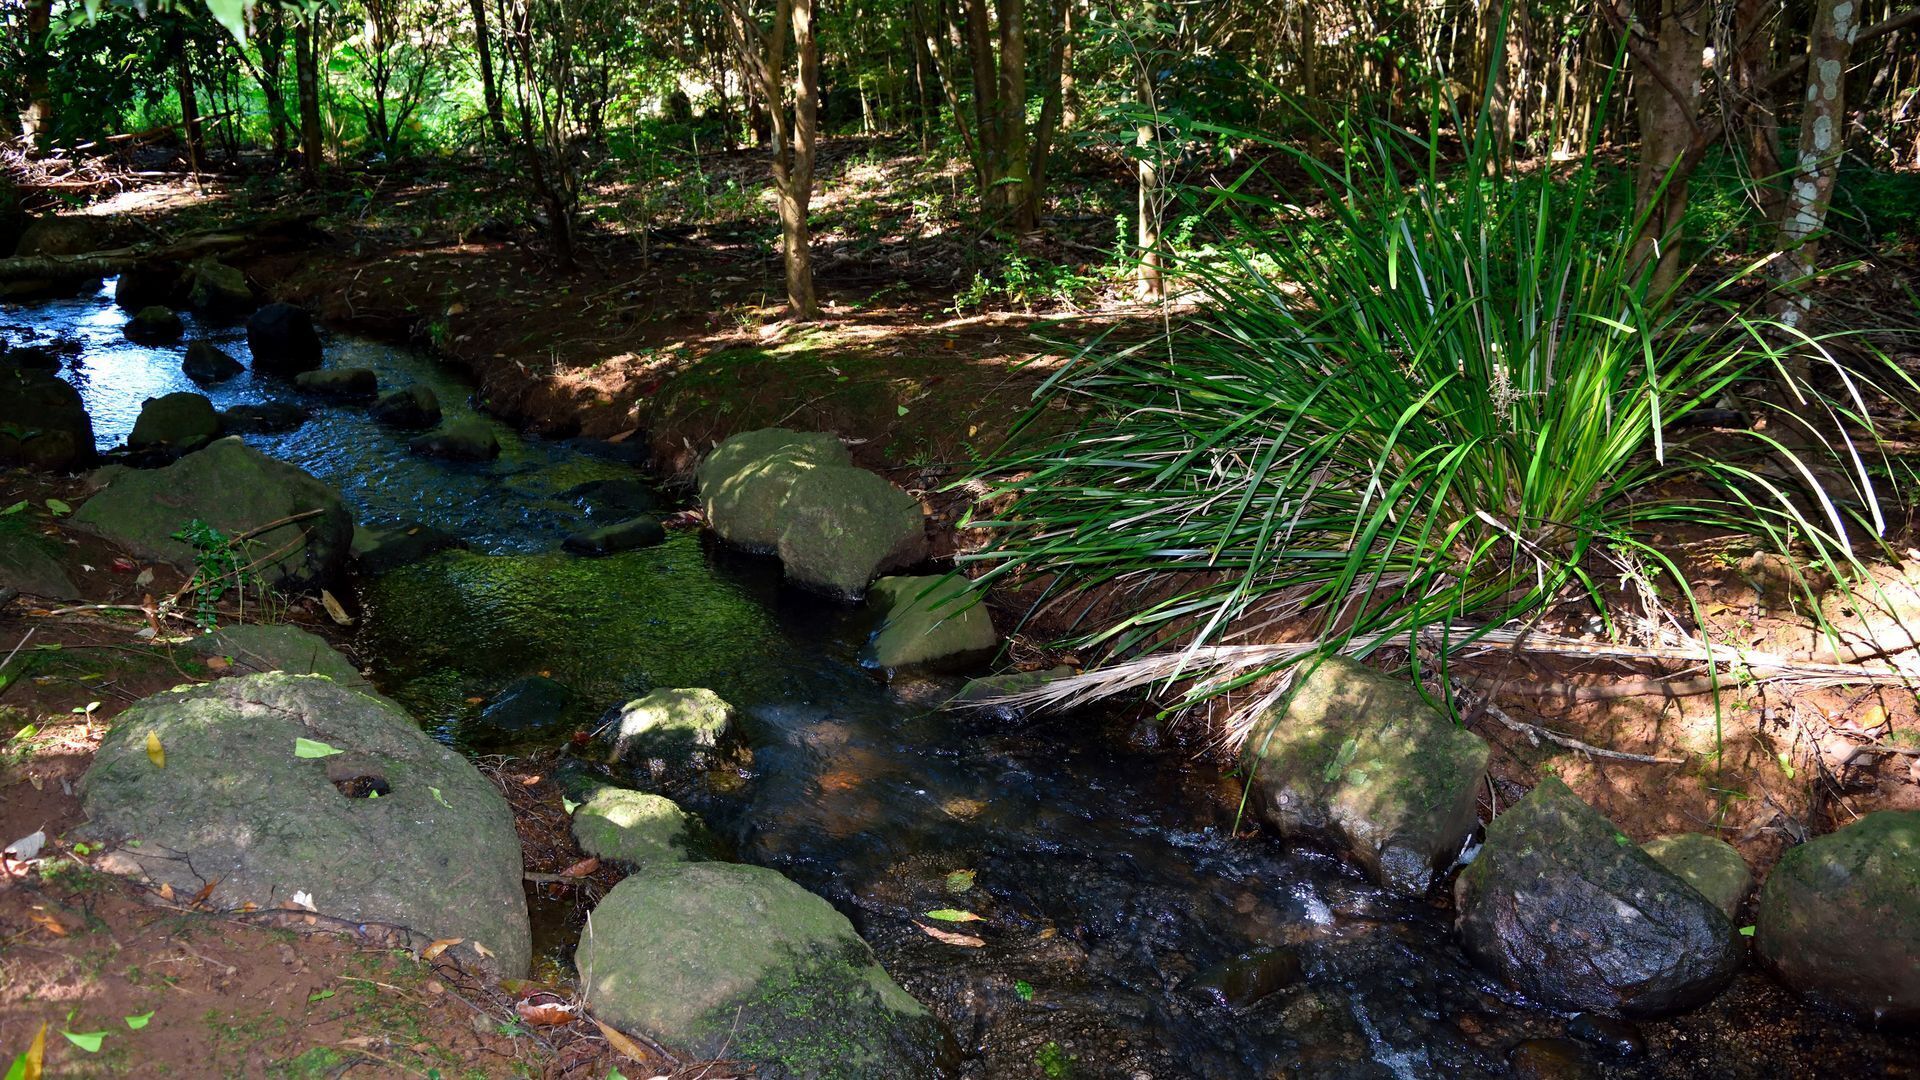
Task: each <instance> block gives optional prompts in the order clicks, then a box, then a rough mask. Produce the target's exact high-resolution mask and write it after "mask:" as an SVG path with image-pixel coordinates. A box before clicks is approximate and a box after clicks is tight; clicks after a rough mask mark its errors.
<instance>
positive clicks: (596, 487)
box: [560, 477, 660, 514]
mask: <svg viewBox="0 0 1920 1080" xmlns="http://www.w3.org/2000/svg"><path fill="white" fill-rule="evenodd" d="M560 497H561V498H563V499H569V500H584V501H585V502H587V503H589V504H591V506H592V507H593V509H595V510H596V511H597V510H610V511H612V512H613V513H615V514H650V513H652V512H653V511H654V510H656V509H658V508H659V506H660V500H659V498H658V497H657V496H655V495H654V493H653V489H652V488H650V487H648V486H647V485H646V483H645V482H644V481H641V480H636V479H631V478H628V477H616V478H614V479H611V480H589V481H587V482H586V483H584V484H575V485H574V486H572V487H570V488H568V489H567V490H565V491H563V492H561V493H560Z"/></svg>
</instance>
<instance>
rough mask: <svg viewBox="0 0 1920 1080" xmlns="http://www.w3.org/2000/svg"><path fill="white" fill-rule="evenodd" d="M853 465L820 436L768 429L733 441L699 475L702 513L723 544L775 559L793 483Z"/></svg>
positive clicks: (830, 439)
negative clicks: (820, 471) (782, 510)
mask: <svg viewBox="0 0 1920 1080" xmlns="http://www.w3.org/2000/svg"><path fill="white" fill-rule="evenodd" d="M852 462H853V458H852V456H851V455H849V454H848V453H847V448H846V447H845V446H843V445H841V443H840V440H838V439H836V438H834V437H833V436H831V435H827V434H824V433H822V432H806V431H789V430H787V429H785V428H764V429H762V430H759V431H749V432H745V433H743V434H740V435H735V436H733V437H732V438H730V439H727V440H726V441H725V442H722V443H721V444H720V445H719V446H716V447H714V448H713V452H712V453H710V454H708V455H707V457H706V460H705V461H702V462H701V463H700V467H699V468H698V469H697V470H695V473H694V477H695V479H696V481H697V482H698V484H699V490H700V508H701V510H702V511H703V512H704V513H705V514H706V517H707V522H708V523H709V524H711V525H712V526H713V531H714V532H715V533H716V534H718V535H719V537H720V539H722V540H725V541H726V542H727V543H729V544H732V545H734V546H735V547H739V548H744V549H746V550H748V551H752V552H756V553H759V554H771V553H773V552H775V551H777V550H778V549H779V546H780V528H781V522H780V507H781V505H782V504H783V503H785V502H786V499H787V493H788V492H789V491H790V490H792V488H793V483H794V481H796V480H798V479H799V478H800V477H802V476H804V475H806V474H807V473H809V472H811V471H813V470H814V469H817V468H820V467H822V466H830V465H851V464H852Z"/></svg>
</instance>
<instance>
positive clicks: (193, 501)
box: [73, 438, 353, 589]
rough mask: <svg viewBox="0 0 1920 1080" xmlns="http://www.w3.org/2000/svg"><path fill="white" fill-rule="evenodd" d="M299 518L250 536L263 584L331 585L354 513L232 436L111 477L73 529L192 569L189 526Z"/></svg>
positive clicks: (254, 524)
mask: <svg viewBox="0 0 1920 1080" xmlns="http://www.w3.org/2000/svg"><path fill="white" fill-rule="evenodd" d="M296 516H299V518H300V520H298V521H291V522H287V523H285V524H281V525H276V526H274V527H272V528H268V529H266V530H265V531H264V532H261V533H259V534H258V535H256V536H253V537H251V538H249V539H248V540H247V541H245V543H244V551H245V552H246V553H247V554H248V555H249V556H250V557H251V559H257V560H261V564H260V565H259V566H258V567H257V568H256V573H258V575H259V576H260V577H261V579H262V580H264V581H265V582H266V583H267V584H269V585H272V586H275V587H277V588H283V589H299V588H305V587H308V586H311V585H317V584H320V583H323V582H326V581H328V580H330V579H332V578H333V577H334V576H335V575H337V574H338V573H339V572H340V570H341V569H342V568H343V567H344V565H345V563H346V558H347V550H348V546H349V545H350V544H351V543H352V540H353V514H352V512H351V511H350V510H348V509H347V506H346V504H345V503H344V502H342V501H341V499H340V495H339V493H338V492H336V491H334V490H333V489H332V488H330V487H328V486H327V485H325V484H323V483H321V482H320V481H318V480H316V479H314V478H313V477H311V476H309V475H307V474H306V473H304V472H302V471H301V470H299V469H297V468H295V467H294V466H292V465H288V464H287V463H285V462H283V461H276V460H274V459H273V458H270V457H268V456H266V455H265V454H262V453H261V452H260V451H258V450H255V449H253V448H252V447H249V446H248V445H247V444H246V443H243V442H241V441H240V440H239V439H237V438H225V439H219V440H216V441H215V442H214V443H213V444H212V445H210V446H208V447H207V448H206V449H205V450H202V451H200V452H199V453H196V454H188V455H187V456H186V457H183V458H181V459H180V460H179V461H177V462H175V463H174V464H172V465H169V466H167V467H166V468H164V469H149V470H139V471H131V472H125V473H120V474H117V475H115V476H114V477H113V478H112V482H111V483H109V484H108V485H107V487H106V488H105V489H104V490H102V491H101V492H100V493H99V494H97V495H95V496H93V497H92V498H91V499H88V500H87V501H86V503H85V504H83V505H82V506H81V507H80V509H79V510H77V511H75V512H74V515H73V523H74V524H75V525H77V526H79V527H81V528H84V529H86V530H88V531H89V532H92V533H94V534H96V535H99V536H102V537H105V538H107V539H109V540H112V541H114V542H115V543H118V544H119V545H121V546H122V547H124V548H126V549H127V550H128V551H130V552H132V553H134V554H136V555H139V556H142V557H144V558H151V559H162V560H164V561H166V562H170V563H172V564H174V565H175V566H177V567H179V568H181V570H182V571H185V572H189V573H190V572H192V570H193V568H194V565H195V560H196V552H195V551H194V549H193V547H192V546H191V545H190V544H188V543H186V542H184V541H182V540H179V539H176V538H175V534H176V533H179V532H180V531H181V530H182V529H183V528H185V527H186V526H187V523H188V522H191V521H196V520H198V521H203V522H205V523H207V524H209V525H211V526H213V527H214V528H216V529H219V530H220V531H221V532H222V533H224V534H226V535H227V536H235V535H238V534H240V533H243V532H248V531H250V530H253V529H260V528H263V527H265V526H268V525H271V524H272V523H273V522H277V521H285V519H287V518H291V517H296Z"/></svg>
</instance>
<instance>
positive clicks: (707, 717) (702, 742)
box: [613, 687, 733, 765]
mask: <svg viewBox="0 0 1920 1080" xmlns="http://www.w3.org/2000/svg"><path fill="white" fill-rule="evenodd" d="M732 723H733V706H731V705H729V704H727V703H726V701H724V700H723V699H722V698H721V697H720V695H719V694H716V693H714V692H713V691H711V690H708V689H705V688H700V687H696V688H693V689H688V690H655V691H653V692H652V693H650V694H648V695H646V696H645V697H641V698H636V699H634V700H632V701H629V702H627V703H626V704H625V705H622V706H620V711H619V714H618V715H617V717H616V718H615V728H614V741H613V760H614V761H625V760H629V759H637V760H640V761H653V760H658V761H661V762H663V763H665V764H668V765H686V764H698V763H699V762H701V761H704V760H705V759H707V758H708V757H710V756H711V755H712V754H713V751H714V750H715V748H717V747H718V746H719V745H720V740H721V738H722V737H724V736H725V735H726V733H727V728H728V727H729V726H730V725H731V724H732Z"/></svg>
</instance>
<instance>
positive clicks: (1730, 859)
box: [1641, 833, 1753, 919]
mask: <svg viewBox="0 0 1920 1080" xmlns="http://www.w3.org/2000/svg"><path fill="white" fill-rule="evenodd" d="M1641 846H1642V847H1645V848H1646V849H1647V854H1649V855H1651V856H1653V857H1654V858H1655V859H1657V860H1659V862H1660V865H1661V866H1664V867H1666V868H1667V869H1669V870H1671V871H1673V872H1674V873H1675V874H1678V875H1679V876H1680V880H1682V881H1684V882H1686V883H1687V884H1689V885H1691V886H1693V887H1694V888H1696V889H1698V890H1700V894H1701V895H1702V896H1705V897H1706V898H1707V899H1709V900H1711V901H1713V905H1714V906H1715V907H1717V908H1719V909H1720V911H1721V913H1722V914H1724V915H1725V916H1726V917H1727V918H1729V919H1731V918H1733V917H1734V915H1735V914H1736V913H1738V912H1739V910H1740V902H1741V901H1742V900H1745V899H1746V898H1747V893H1749V892H1751V891H1752V890H1753V871H1752V870H1750V869H1748V868H1747V860H1745V859H1743V858H1741V857H1740V853H1739V852H1737V851H1735V850H1733V845H1732V844H1729V843H1727V842H1726V841H1725V840H1721V839H1719V838H1718V837H1713V836H1708V835H1706V834H1705V833H1675V834H1674V835H1672V836H1662V837H1660V838H1658V839H1656V840H1649V841H1647V842H1646V843H1645V844H1643V845H1641Z"/></svg>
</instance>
